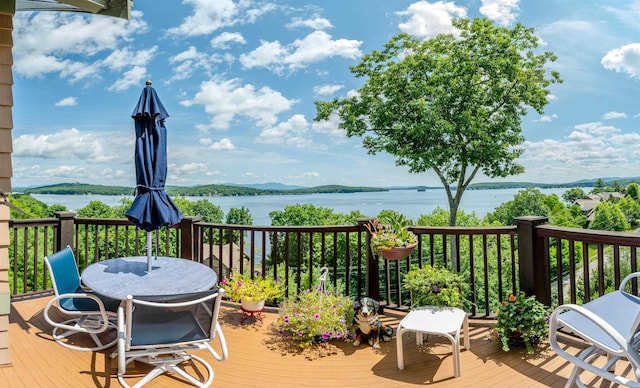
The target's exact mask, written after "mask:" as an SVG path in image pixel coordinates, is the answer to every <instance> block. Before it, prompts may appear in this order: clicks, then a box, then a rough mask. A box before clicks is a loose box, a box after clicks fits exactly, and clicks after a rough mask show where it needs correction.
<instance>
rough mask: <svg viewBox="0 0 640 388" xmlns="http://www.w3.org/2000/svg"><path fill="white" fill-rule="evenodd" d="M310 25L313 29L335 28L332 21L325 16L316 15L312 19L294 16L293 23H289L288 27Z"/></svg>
mask: <svg viewBox="0 0 640 388" xmlns="http://www.w3.org/2000/svg"><path fill="white" fill-rule="evenodd" d="M298 27H308V28H311V29H313V30H328V29H330V28H333V25H332V24H331V22H330V21H329V20H327V19H325V18H321V17H319V16H315V17H314V18H312V19H302V18H294V19H293V20H292V21H291V23H289V24H287V28H292V29H293V28H298Z"/></svg>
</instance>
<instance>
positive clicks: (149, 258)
mask: <svg viewBox="0 0 640 388" xmlns="http://www.w3.org/2000/svg"><path fill="white" fill-rule="evenodd" d="M147 272H151V232H147Z"/></svg>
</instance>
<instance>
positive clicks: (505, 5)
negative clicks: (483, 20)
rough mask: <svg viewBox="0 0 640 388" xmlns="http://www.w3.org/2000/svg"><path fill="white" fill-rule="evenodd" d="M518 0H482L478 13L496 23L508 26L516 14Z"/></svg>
mask: <svg viewBox="0 0 640 388" xmlns="http://www.w3.org/2000/svg"><path fill="white" fill-rule="evenodd" d="M519 2H520V0H482V6H481V7H480V13H481V14H483V15H484V16H486V17H487V18H488V19H491V20H494V21H495V22H496V23H498V24H500V25H503V26H508V25H510V24H512V23H513V22H514V21H515V19H516V16H518V13H517V11H518V3H519Z"/></svg>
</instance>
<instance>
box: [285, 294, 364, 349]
mask: <svg viewBox="0 0 640 388" xmlns="http://www.w3.org/2000/svg"><path fill="white" fill-rule="evenodd" d="M353 307H354V305H353V301H352V300H351V299H349V298H348V297H346V296H342V295H340V294H338V293H336V292H327V291H325V290H324V289H323V288H322V287H321V286H316V287H313V288H311V289H309V290H305V291H302V292H300V294H298V295H297V296H293V297H289V298H288V299H285V301H284V302H283V303H282V304H281V305H280V314H279V316H278V319H277V321H276V327H277V328H278V334H279V335H289V336H291V338H292V339H293V340H294V341H300V344H299V346H300V347H301V348H304V347H306V346H308V345H311V344H313V343H314V342H323V341H328V340H331V339H343V340H345V341H348V340H350V336H349V333H350V332H351V329H352V326H353V315H354V308H353Z"/></svg>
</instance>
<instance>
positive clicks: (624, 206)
mask: <svg viewBox="0 0 640 388" xmlns="http://www.w3.org/2000/svg"><path fill="white" fill-rule="evenodd" d="M616 204H617V205H618V207H619V208H620V210H621V211H622V213H623V214H624V218H625V219H626V220H627V222H628V223H629V225H638V220H640V203H638V201H637V200H635V199H633V197H631V196H629V195H627V196H625V197H624V198H622V199H620V200H619V201H618V202H617V203H616Z"/></svg>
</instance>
